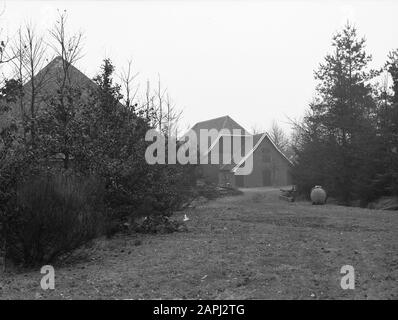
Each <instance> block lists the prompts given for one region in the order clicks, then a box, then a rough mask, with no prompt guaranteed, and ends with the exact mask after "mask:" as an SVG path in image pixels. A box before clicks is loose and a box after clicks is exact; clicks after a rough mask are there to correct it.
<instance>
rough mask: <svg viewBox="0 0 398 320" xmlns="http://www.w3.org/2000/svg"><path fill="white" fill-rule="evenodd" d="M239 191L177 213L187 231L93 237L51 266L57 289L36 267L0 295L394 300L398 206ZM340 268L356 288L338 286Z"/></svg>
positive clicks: (8, 278) (0, 283) (6, 278)
mask: <svg viewBox="0 0 398 320" xmlns="http://www.w3.org/2000/svg"><path fill="white" fill-rule="evenodd" d="M244 191H245V194H244V195H242V196H237V197H228V198H222V199H218V200H215V201H210V202H208V203H205V204H203V205H201V206H198V207H196V208H192V209H189V210H187V211H185V212H182V213H178V214H177V215H176V219H182V216H183V214H187V215H188V217H189V218H190V220H189V221H188V223H187V224H188V228H189V232H182V233H174V234H165V235H140V236H118V237H116V238H114V239H112V240H105V239H99V240H97V241H95V244H94V245H93V246H92V247H91V248H89V249H85V250H82V252H81V256H80V257H79V259H76V261H78V262H71V263H70V265H63V266H55V270H56V271H55V272H56V275H55V277H56V279H55V281H56V284H55V290H52V291H50V290H48V291H43V290H42V289H41V288H40V279H41V276H42V275H41V274H40V272H39V270H37V271H32V272H29V273H22V274H7V275H2V276H1V278H0V287H1V288H0V298H2V299H9V298H36V299H37V298H50V299H54V298H55V299H72V298H73V299H98V298H99V299H101V298H103V299H112V298H154V299H162V298H177V299H184V298H192V299H196V298H203V299H205V298H209V299H219V298H220V299H233V298H242V299H276V298H281V299H292V298H293V299H347V298H348V299H351V298H353V299H381V298H385V299H397V298H398V233H397V230H398V213H397V212H392V211H377V210H367V209H359V208H346V207H340V206H334V205H326V206H312V205H311V204H309V203H306V202H297V203H288V202H284V201H281V200H279V199H278V190H276V189H251V190H244ZM137 239H139V240H140V241H141V242H142V243H141V244H140V241H137ZM343 265H352V266H353V267H354V269H355V277H356V283H355V284H356V288H355V290H342V289H341V287H340V279H341V276H342V275H341V274H340V269H341V267H342V266H343Z"/></svg>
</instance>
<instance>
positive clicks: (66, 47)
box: [50, 10, 83, 91]
mask: <svg viewBox="0 0 398 320" xmlns="http://www.w3.org/2000/svg"><path fill="white" fill-rule="evenodd" d="M66 23H67V14H66V11H65V10H64V11H63V12H62V13H60V14H59V18H58V20H57V21H56V23H55V24H54V26H53V28H52V29H51V30H50V35H51V36H52V38H53V40H54V43H53V44H52V47H53V49H54V51H55V52H56V54H57V55H58V56H59V57H61V59H62V69H63V74H62V80H61V84H60V85H61V87H60V90H61V91H62V90H63V89H64V88H65V85H66V83H67V82H68V84H70V83H71V79H70V72H69V68H70V66H71V65H72V64H74V63H76V61H78V60H79V59H80V58H81V57H82V39H83V33H82V32H78V33H76V34H74V35H71V36H69V35H68V34H67V32H66Z"/></svg>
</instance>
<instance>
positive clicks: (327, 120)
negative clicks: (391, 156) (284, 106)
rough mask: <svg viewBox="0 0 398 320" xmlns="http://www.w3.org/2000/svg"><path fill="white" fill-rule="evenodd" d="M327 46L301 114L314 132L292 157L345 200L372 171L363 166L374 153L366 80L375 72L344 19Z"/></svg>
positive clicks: (371, 106)
mask: <svg viewBox="0 0 398 320" xmlns="http://www.w3.org/2000/svg"><path fill="white" fill-rule="evenodd" d="M332 47H333V49H334V52H333V53H332V54H328V55H327V56H326V57H325V62H324V63H322V64H321V65H320V66H319V69H318V70H317V71H316V72H315V79H316V80H318V82H319V84H318V86H317V87H316V92H317V98H316V100H315V102H314V103H312V104H311V105H310V113H309V115H308V116H307V117H306V119H305V122H306V126H307V127H312V128H316V135H315V136H314V135H313V134H314V132H312V137H311V136H309V137H308V138H307V140H308V142H307V143H306V144H305V147H304V149H302V150H301V151H300V152H299V157H298V159H297V161H298V162H299V163H300V162H303V161H304V159H306V161H309V162H307V163H301V165H300V168H301V169H302V170H303V167H306V168H307V171H311V168H317V169H316V170H317V172H316V174H315V175H314V176H317V177H318V179H320V180H321V182H323V183H324V184H326V187H327V189H328V190H329V192H330V193H331V194H332V195H334V196H335V197H337V198H339V199H340V200H341V201H342V202H344V203H345V204H348V203H350V201H351V200H352V199H353V198H361V197H362V196H363V195H362V194H361V193H362V192H363V190H361V189H362V186H364V185H366V183H367V180H369V179H370V177H371V175H372V174H373V173H372V172H366V170H365V167H366V168H367V167H370V162H371V160H372V157H371V154H372V153H373V152H374V151H373V150H371V149H372V148H370V146H372V147H373V146H374V145H375V142H374V140H375V136H376V135H375V128H374V126H373V122H374V119H375V116H376V105H375V103H374V99H373V96H372V91H373V88H372V86H371V84H370V80H372V79H373V78H374V77H375V76H376V75H377V72H375V71H373V70H368V64H369V62H370V61H371V59H372V58H371V56H370V55H368V54H367V53H366V52H365V39H358V36H357V31H356V29H355V28H354V27H353V26H351V25H350V24H347V25H346V26H345V27H344V28H343V30H342V31H341V32H338V33H337V34H336V35H335V36H334V37H333V40H332ZM307 134H308V133H307ZM314 145H317V148H314ZM300 155H301V159H300ZM311 159H313V160H311ZM316 161H318V162H320V163H316ZM296 171H297V170H296ZM312 181H313V182H318V181H314V180H313V179H312ZM318 183H319V182H318ZM319 184H320V183H319Z"/></svg>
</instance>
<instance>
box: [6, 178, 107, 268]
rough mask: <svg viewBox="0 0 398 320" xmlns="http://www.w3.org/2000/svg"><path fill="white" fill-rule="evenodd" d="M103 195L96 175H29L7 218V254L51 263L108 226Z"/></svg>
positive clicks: (27, 261) (27, 262)
mask: <svg viewBox="0 0 398 320" xmlns="http://www.w3.org/2000/svg"><path fill="white" fill-rule="evenodd" d="M102 194H103V189H102V186H101V183H100V182H99V181H98V180H97V179H95V178H92V177H89V178H84V177H77V176H76V175H75V174H73V173H71V172H64V173H57V174H53V173H48V174H42V175H39V176H33V177H31V178H29V179H28V180H27V181H25V182H24V183H23V184H22V185H21V186H20V187H19V188H18V189H17V194H16V199H14V208H13V210H12V212H9V213H8V215H7V216H6V219H5V220H4V221H3V229H4V230H3V234H2V235H3V237H4V240H5V241H6V242H5V243H6V256H7V258H8V259H11V260H13V261H14V262H17V263H22V264H23V265H27V266H29V265H35V264H39V263H48V262H50V261H54V260H55V259H56V258H57V257H59V256H60V255H62V254H65V253H68V252H70V251H71V250H73V249H75V248H77V247H78V246H80V245H82V244H84V243H86V242H87V241H89V240H90V239H92V238H94V237H95V236H96V235H98V234H99V233H100V232H102V229H103V214H102V212H103V211H102V200H101V198H102ZM4 227H5V228H4Z"/></svg>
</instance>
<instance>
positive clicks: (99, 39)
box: [0, 1, 398, 130]
mask: <svg viewBox="0 0 398 320" xmlns="http://www.w3.org/2000/svg"><path fill="white" fill-rule="evenodd" d="M2 7H4V10H5V11H4V13H3V15H2V16H1V22H0V24H1V27H2V28H3V30H4V31H6V32H7V34H8V35H10V36H12V34H13V33H14V32H15V30H16V29H17V27H18V25H20V24H21V23H24V22H26V21H30V22H32V23H34V24H36V25H37V28H38V29H42V30H46V29H48V28H49V27H51V25H52V24H53V23H54V21H55V19H56V16H57V9H60V10H64V9H66V10H67V12H68V17H69V26H70V29H71V30H72V31H73V30H82V31H83V32H84V35H85V40H84V57H83V58H82V59H81V60H80V61H79V62H78V63H77V67H78V68H79V69H80V70H82V71H83V72H85V73H86V74H87V75H88V76H89V77H93V76H94V75H95V73H96V72H97V71H98V69H99V66H100V64H101V61H102V59H103V58H104V57H109V58H111V59H112V60H113V62H114V64H115V65H116V67H117V68H118V70H119V71H120V70H121V67H123V65H125V64H126V62H127V61H128V60H129V59H132V60H133V63H134V68H135V70H136V72H139V77H138V82H140V83H141V86H142V88H144V86H145V81H146V79H150V80H151V81H152V82H155V81H157V80H156V79H157V77H158V74H160V77H161V80H162V83H163V84H164V86H166V87H167V88H168V91H169V93H170V95H171V97H172V98H173V100H174V101H175V103H176V104H177V106H178V107H180V108H183V109H184V117H183V124H184V127H186V126H188V125H193V124H195V123H196V122H198V121H202V120H206V119H210V118H214V117H218V116H223V115H227V114H228V115H230V116H231V117H232V118H234V119H235V120H236V121H237V122H239V123H240V124H242V125H243V126H244V127H246V128H247V129H249V130H250V129H251V128H252V127H253V126H257V127H261V128H264V129H268V128H269V127H270V124H271V122H272V120H276V121H278V123H279V124H280V125H282V126H283V127H284V128H285V129H286V130H288V129H289V125H288V124H287V123H286V122H287V119H286V116H289V117H292V118H298V117H300V116H302V115H303V113H304V111H305V109H306V108H307V106H308V103H309V102H310V101H311V99H312V97H313V95H314V87H315V82H314V79H313V71H314V70H315V69H316V68H317V66H318V64H319V63H320V62H322V59H323V57H324V56H325V54H326V53H328V52H329V51H330V50H331V46H330V44H331V38H332V36H333V34H334V33H335V32H336V31H337V30H339V29H340V28H341V27H342V26H343V25H344V24H345V22H346V21H347V20H350V21H351V22H352V23H354V24H355V25H356V27H357V28H358V31H359V34H360V35H364V36H365V37H366V39H367V48H368V52H369V53H371V54H372V55H373V58H374V62H373V66H375V67H379V66H381V65H383V64H384V62H385V60H386V57H387V54H388V52H389V51H390V50H391V49H393V48H397V47H398V19H397V17H396V15H397V12H398V1H374V2H372V1H327V2H326V1H318V2H315V1H307V2H304V1H303V2H300V1H294V2H288V1H278V2H272V1H217V2H215V1H212V2H207V1H184V2H183V1H173V2H171V1H170V2H169V1H162V2H155V1H109V2H108V1H68V2H61V1H41V2H34V1H6V2H3V3H2ZM4 31H3V32H4Z"/></svg>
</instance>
